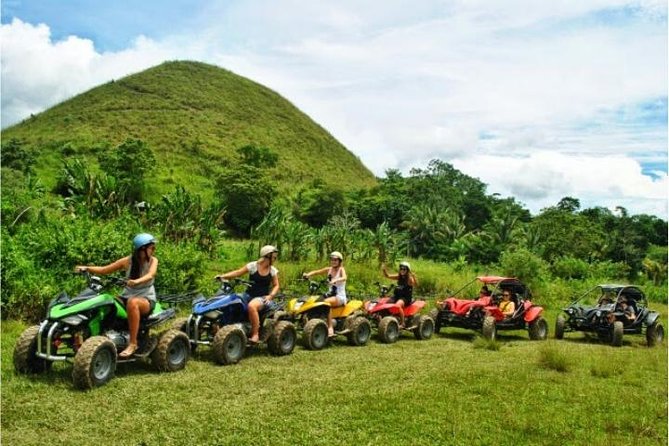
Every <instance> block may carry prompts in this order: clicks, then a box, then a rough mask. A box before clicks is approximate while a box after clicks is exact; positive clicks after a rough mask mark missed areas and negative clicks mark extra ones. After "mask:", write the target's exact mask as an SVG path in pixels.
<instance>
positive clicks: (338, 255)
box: [330, 251, 344, 260]
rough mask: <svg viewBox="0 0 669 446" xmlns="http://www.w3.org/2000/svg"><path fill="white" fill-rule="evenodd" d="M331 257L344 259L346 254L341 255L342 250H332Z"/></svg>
mask: <svg viewBox="0 0 669 446" xmlns="http://www.w3.org/2000/svg"><path fill="white" fill-rule="evenodd" d="M330 258H331V259H339V260H344V256H343V255H341V252H339V251H332V252H331V253H330Z"/></svg>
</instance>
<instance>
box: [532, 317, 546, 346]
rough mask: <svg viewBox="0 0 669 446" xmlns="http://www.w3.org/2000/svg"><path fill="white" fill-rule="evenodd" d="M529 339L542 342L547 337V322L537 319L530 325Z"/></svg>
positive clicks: (540, 318) (541, 318)
mask: <svg viewBox="0 0 669 446" xmlns="http://www.w3.org/2000/svg"><path fill="white" fill-rule="evenodd" d="M528 331H529V334H530V339H531V340H533V341H543V340H544V339H546V338H547V337H548V322H546V319H544V318H543V317H538V318H537V319H535V321H534V322H532V323H531V324H530V328H529V330H528Z"/></svg>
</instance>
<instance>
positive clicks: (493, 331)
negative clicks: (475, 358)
mask: <svg viewBox="0 0 669 446" xmlns="http://www.w3.org/2000/svg"><path fill="white" fill-rule="evenodd" d="M481 333H482V334H483V337H484V338H486V339H489V340H491V341H494V340H495V339H496V338H497V322H496V321H495V318H494V317H492V316H486V317H485V319H483V327H481Z"/></svg>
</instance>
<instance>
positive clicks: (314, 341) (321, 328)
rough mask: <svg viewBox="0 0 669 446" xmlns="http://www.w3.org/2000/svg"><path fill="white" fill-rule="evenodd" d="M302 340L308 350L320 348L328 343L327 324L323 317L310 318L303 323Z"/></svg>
mask: <svg viewBox="0 0 669 446" xmlns="http://www.w3.org/2000/svg"><path fill="white" fill-rule="evenodd" d="M302 342H303V343H304V346H305V347H306V348H308V349H309V350H320V349H322V348H323V347H325V345H326V344H327V343H328V324H326V323H325V321H324V320H323V319H311V320H310V321H309V322H307V323H306V324H305V325H304V333H303V335H302Z"/></svg>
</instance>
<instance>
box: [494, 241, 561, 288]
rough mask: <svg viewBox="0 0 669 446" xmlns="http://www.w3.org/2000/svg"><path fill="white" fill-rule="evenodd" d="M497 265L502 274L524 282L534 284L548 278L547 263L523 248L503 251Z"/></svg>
mask: <svg viewBox="0 0 669 446" xmlns="http://www.w3.org/2000/svg"><path fill="white" fill-rule="evenodd" d="M499 265H500V269H501V270H502V272H503V274H506V275H508V276H512V277H517V278H518V279H520V280H522V281H523V282H525V283H530V284H535V283H537V281H540V280H542V279H545V278H548V269H549V268H548V263H546V261H544V260H543V259H541V257H539V256H537V255H536V254H533V253H531V252H530V251H528V250H526V249H523V248H520V249H516V250H515V251H505V252H503V253H502V256H501V258H500V261H499Z"/></svg>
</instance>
